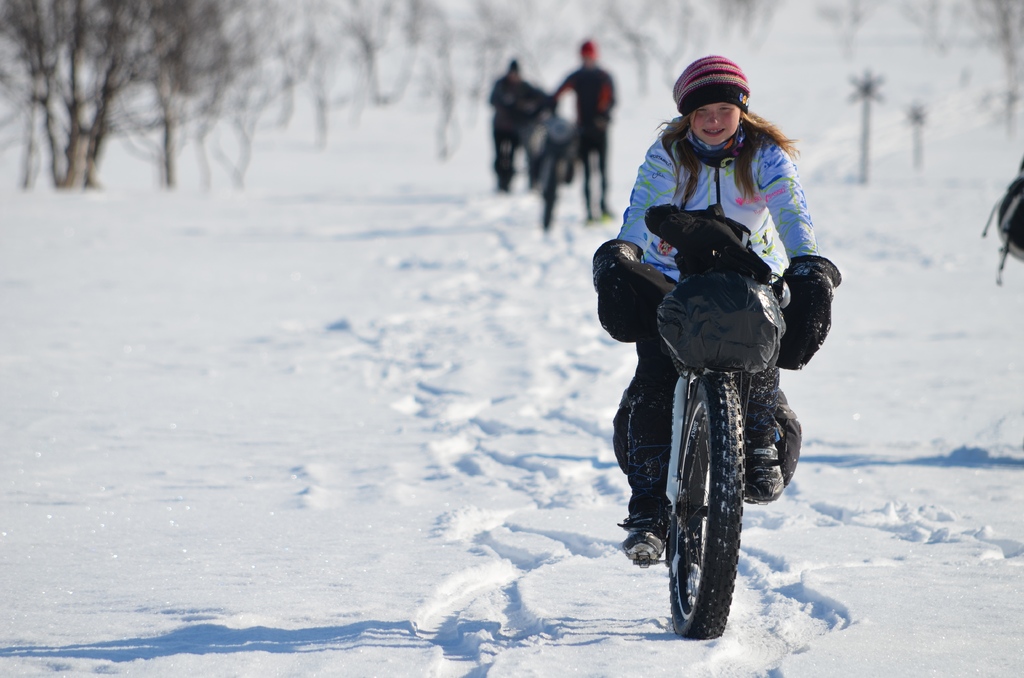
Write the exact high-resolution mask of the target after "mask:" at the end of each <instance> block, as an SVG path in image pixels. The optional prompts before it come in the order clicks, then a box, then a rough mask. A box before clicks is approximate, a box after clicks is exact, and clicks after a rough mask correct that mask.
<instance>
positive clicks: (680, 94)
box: [672, 56, 750, 115]
mask: <svg viewBox="0 0 1024 678" xmlns="http://www.w3.org/2000/svg"><path fill="white" fill-rule="evenodd" d="M672 97H673V98H674V99H675V101H676V108H677V109H679V112H680V113H682V114H683V115H689V114H690V113H692V112H693V111H695V110H697V109H698V108H700V107H701V106H707V105H708V104H716V103H720V102H725V103H729V104H735V105H736V106H739V107H740V109H741V110H743V111H746V110H747V102H748V101H749V100H750V85H749V84H748V83H747V76H746V75H744V74H743V70H742V69H740V67H739V66H737V65H736V64H735V63H734V62H732V61H730V60H729V59H726V58H725V57H720V56H706V57H703V58H701V59H697V60H696V61H694V62H693V63H692V64H690V65H689V66H687V67H686V69H685V70H684V71H683V74H682V75H680V76H679V79H678V80H676V85H675V87H673V88H672Z"/></svg>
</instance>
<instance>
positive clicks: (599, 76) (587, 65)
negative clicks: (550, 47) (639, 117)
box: [553, 40, 615, 221]
mask: <svg viewBox="0 0 1024 678" xmlns="http://www.w3.org/2000/svg"><path fill="white" fill-rule="evenodd" d="M580 58H581V59H582V60H583V65H582V66H580V68H579V69H577V70H575V71H573V72H572V73H570V74H569V75H568V76H566V78H565V80H564V81H563V82H562V84H561V85H559V87H558V89H557V90H555V93H554V95H553V96H554V99H555V100H556V101H557V100H558V98H559V97H560V96H562V95H563V94H564V93H565V92H567V91H569V90H573V91H574V92H575V93H576V127H577V129H578V131H579V158H580V160H581V161H582V162H583V199H584V200H585V201H586V206H587V221H593V220H594V211H595V210H594V203H593V201H592V199H591V192H590V172H591V165H590V162H591V158H593V157H595V156H596V160H597V171H598V173H599V174H600V180H601V193H600V195H599V199H598V206H597V208H598V212H599V217H600V218H602V219H606V218H610V217H611V215H610V213H609V212H608V206H607V192H608V179H607V173H606V166H607V161H608V124H609V123H610V122H611V111H612V107H613V106H615V85H614V83H613V81H612V76H611V75H609V74H608V72H607V71H605V70H603V69H602V68H600V67H599V66H598V65H597V44H596V43H595V42H594V41H593V40H587V41H586V42H584V43H583V45H582V46H581V47H580Z"/></svg>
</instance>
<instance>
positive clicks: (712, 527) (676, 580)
mask: <svg viewBox="0 0 1024 678" xmlns="http://www.w3.org/2000/svg"><path fill="white" fill-rule="evenodd" d="M741 412H742V410H741V407H740V397H739V393H738V390H737V387H736V381H735V379H734V378H733V377H732V376H730V375H728V374H723V373H708V374H705V375H703V376H702V377H701V378H700V379H699V380H698V381H697V383H696V388H695V389H694V393H693V395H692V397H691V402H690V406H689V409H688V413H687V420H686V425H685V427H684V431H683V437H682V441H681V444H682V445H683V447H684V449H683V450H682V454H680V456H679V458H680V468H679V469H677V471H676V472H677V473H679V493H678V496H677V498H676V510H675V511H674V513H673V515H672V517H671V521H670V529H669V554H670V562H669V584H670V591H671V599H672V624H673V628H674V629H675V632H676V633H678V634H679V635H681V636H686V637H688V638H717V637H718V636H720V635H722V633H723V632H724V631H725V625H726V622H727V621H728V619H729V609H730V607H731V605H732V593H733V589H734V587H735V582H736V566H737V562H738V560H739V549H740V529H741V527H742V520H743V454H742V450H743V448H742V441H743V422H742V415H741Z"/></svg>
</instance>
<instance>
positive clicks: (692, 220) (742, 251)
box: [648, 205, 772, 284]
mask: <svg viewBox="0 0 1024 678" xmlns="http://www.w3.org/2000/svg"><path fill="white" fill-rule="evenodd" d="M648 228H650V226H648ZM659 230H660V231H661V233H660V237H661V239H662V240H664V241H666V242H667V243H669V244H670V245H672V246H673V247H675V248H676V250H677V251H678V254H676V266H677V267H678V268H679V272H680V273H682V274H684V275H686V274H695V273H704V272H705V271H711V270H716V271H721V270H727V271H735V272H736V273H741V274H743V275H746V276H749V277H751V278H753V279H754V280H756V281H757V282H759V283H762V284H767V283H768V282H769V280H770V279H771V274H772V270H771V267H770V266H768V264H766V263H765V262H764V260H762V259H761V257H759V256H757V254H755V253H754V252H753V251H752V250H751V249H750V247H749V245H747V244H744V236H745V235H749V233H750V231H749V230H748V229H747V227H746V226H744V225H743V224H741V223H739V222H738V221H734V220H733V219H730V218H729V217H727V216H725V213H724V212H723V211H722V207H721V205H712V206H711V207H708V208H706V209H703V210H699V211H680V212H677V213H676V214H672V215H669V216H667V217H665V219H664V220H663V221H662V223H661V224H660V226H659ZM652 233H653V231H652Z"/></svg>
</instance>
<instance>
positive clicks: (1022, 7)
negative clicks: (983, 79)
mask: <svg viewBox="0 0 1024 678" xmlns="http://www.w3.org/2000/svg"><path fill="white" fill-rule="evenodd" d="M973 6H974V15H975V18H976V20H977V24H978V30H979V32H980V34H981V36H982V37H983V38H984V39H985V40H986V41H987V42H988V46H989V47H991V48H992V49H993V50H995V51H996V52H997V53H998V54H999V57H1000V58H1001V59H1002V61H1003V75H1004V77H1005V78H1006V134H1007V136H1009V137H1010V138H1013V137H1014V135H1015V134H1016V122H1017V104H1018V102H1019V101H1020V80H1021V63H1022V61H1024V2H1022V1H1021V0H973Z"/></svg>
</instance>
